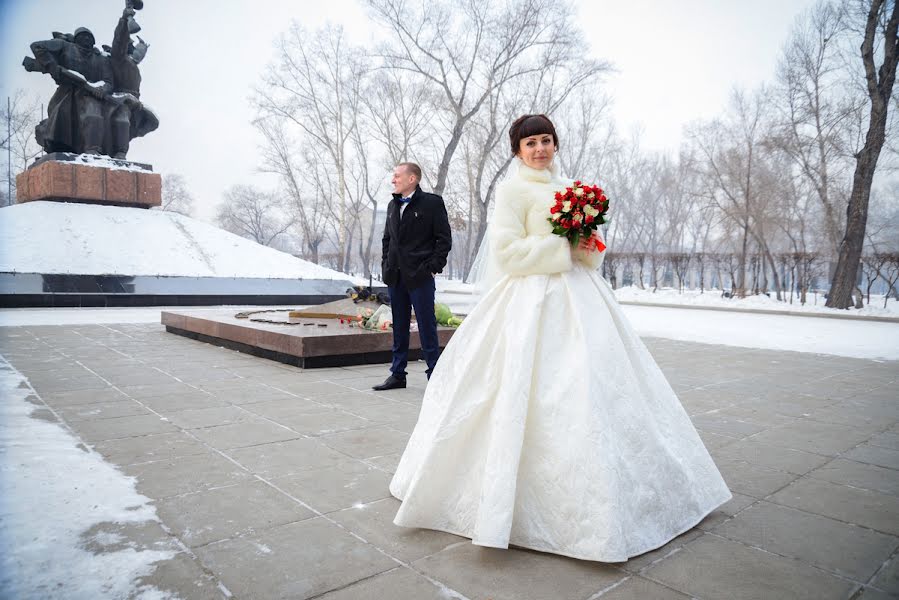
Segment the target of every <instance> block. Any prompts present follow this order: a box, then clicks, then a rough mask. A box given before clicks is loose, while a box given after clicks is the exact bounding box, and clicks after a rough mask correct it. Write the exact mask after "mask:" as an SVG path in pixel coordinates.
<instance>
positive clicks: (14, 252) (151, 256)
mask: <svg viewBox="0 0 899 600" xmlns="http://www.w3.org/2000/svg"><path fill="white" fill-rule="evenodd" d="M0 272H8V273H45V274H61V273H68V274H79V275H148V276H170V277H254V278H255V277H259V278H270V279H330V280H338V281H352V282H353V283H355V284H362V283H363V281H362V279H360V278H356V277H352V276H349V275H346V274H344V273H340V272H339V271H334V270H331V269H327V268H325V267H321V266H319V265H316V264H313V263H311V262H309V261H305V260H302V259H299V258H296V257H294V256H291V255H290V254H287V253H285V252H280V251H278V250H275V249H273V248H268V247H266V246H262V245H260V244H257V243H255V242H252V241H250V240H247V239H244V238H242V237H240V236H237V235H234V234H232V233H228V232H227V231H223V230H221V229H219V228H217V227H213V226H212V225H209V224H206V223H203V222H201V221H198V220H196V219H192V218H190V217H185V216H183V215H179V214H177V213H172V212H164V211H158V210H147V209H143V208H122V207H118V206H98V205H92V204H72V203H62V202H28V203H25V204H17V205H14V206H8V207H5V208H0ZM365 283H367V281H365Z"/></svg>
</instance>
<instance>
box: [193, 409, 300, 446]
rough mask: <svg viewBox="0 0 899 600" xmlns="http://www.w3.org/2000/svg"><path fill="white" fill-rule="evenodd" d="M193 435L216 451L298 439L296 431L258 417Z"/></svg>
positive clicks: (199, 430)
mask: <svg viewBox="0 0 899 600" xmlns="http://www.w3.org/2000/svg"><path fill="white" fill-rule="evenodd" d="M193 434H194V435H195V436H196V437H197V438H198V439H199V440H201V441H202V442H204V443H206V444H208V445H209V446H211V447H213V448H216V449H218V450H229V449H231V448H243V447H246V446H258V445H260V444H270V443H272V442H284V441H287V440H293V439H297V438H299V437H300V434H299V433H297V432H296V431H293V430H291V429H288V428H287V427H284V426H283V425H279V424H277V423H274V422H272V421H269V420H267V419H262V418H260V417H256V418H254V419H248V420H246V421H242V422H239V423H230V424H228V425H217V426H215V427H206V428H203V429H195V430H194V431H193Z"/></svg>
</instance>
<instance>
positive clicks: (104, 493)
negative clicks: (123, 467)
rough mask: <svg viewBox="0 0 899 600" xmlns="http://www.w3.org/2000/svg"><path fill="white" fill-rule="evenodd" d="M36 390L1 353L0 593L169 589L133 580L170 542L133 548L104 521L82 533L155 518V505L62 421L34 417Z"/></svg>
mask: <svg viewBox="0 0 899 600" xmlns="http://www.w3.org/2000/svg"><path fill="white" fill-rule="evenodd" d="M32 393H33V392H32V390H31V389H30V388H29V387H28V385H27V382H26V381H25V379H24V378H23V377H22V375H21V374H20V373H19V372H18V371H16V370H15V369H13V368H12V367H11V366H10V365H9V363H7V362H6V361H5V360H3V359H2V358H0V398H3V402H2V403H0V483H2V485H0V490H2V493H0V548H3V550H2V552H0V597H3V598H23V599H26V598H28V599H30V598H59V599H68V598H91V599H94V598H96V599H104V598H110V599H113V598H115V599H120V598H138V599H141V598H143V599H147V600H149V599H161V598H163V597H166V595H164V594H163V593H162V592H161V591H160V590H158V589H156V588H153V587H151V586H140V585H138V583H137V580H138V579H139V578H141V577H144V576H147V575H150V574H151V573H152V572H153V571H154V569H155V566H154V563H156V562H158V561H161V560H166V559H169V558H172V557H173V556H174V555H175V552H174V551H172V550H170V549H153V550H150V549H139V548H134V547H130V546H129V545H128V544H127V543H123V542H124V541H125V540H122V539H119V538H120V536H118V535H117V534H115V533H112V532H109V531H105V532H104V531H103V528H98V529H96V530H94V532H93V535H92V536H88V537H85V534H86V533H88V532H89V531H90V530H91V529H92V528H94V527H95V526H97V525H101V524H106V525H107V526H109V525H110V524H137V523H145V522H148V521H156V520H158V519H157V517H156V509H155V508H153V506H152V505H150V504H148V502H149V499H148V498H146V497H145V496H142V495H140V494H138V493H137V492H136V491H135V487H134V478H132V477H126V476H125V475H123V474H122V473H121V472H119V471H118V470H116V469H115V468H114V467H113V466H111V465H109V464H108V463H106V462H104V460H103V459H102V457H100V455H98V454H96V453H95V452H93V451H89V450H88V449H86V448H85V447H84V446H79V442H78V440H77V439H76V438H75V437H74V436H73V435H72V434H71V433H69V431H68V430H66V429H64V428H63V427H62V426H61V425H59V424H58V423H51V422H48V421H45V420H42V419H38V418H33V417H31V416H30V415H31V413H32V411H34V410H35V409H36V408H37V407H36V406H35V405H34V404H32V403H31V402H29V401H28V400H27V399H26V398H27V397H28V396H29V394H32ZM88 546H89V547H93V548H95V549H97V552H92V551H91V550H89V549H88Z"/></svg>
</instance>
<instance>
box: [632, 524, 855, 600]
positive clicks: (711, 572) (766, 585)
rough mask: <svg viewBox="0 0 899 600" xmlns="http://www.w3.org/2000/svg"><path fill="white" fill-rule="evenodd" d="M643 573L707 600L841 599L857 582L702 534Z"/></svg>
mask: <svg viewBox="0 0 899 600" xmlns="http://www.w3.org/2000/svg"><path fill="white" fill-rule="evenodd" d="M643 576H644V577H646V578H648V579H651V580H653V581H657V582H659V583H661V584H663V585H667V586H669V587H671V588H674V589H676V590H679V591H682V592H684V593H686V594H689V595H691V596H696V597H698V598H703V599H708V600H761V599H763V598H790V599H793V600H801V599H802V600H805V599H807V600H843V599H845V598H848V597H849V595H850V593H851V592H852V591H853V590H855V589H856V588H857V587H858V586H857V585H856V584H853V583H851V582H849V581H846V580H844V579H840V578H838V577H836V576H834V575H829V574H827V573H825V572H823V571H821V570H819V569H815V568H813V567H811V566H808V565H805V564H803V563H801V562H799V561H791V560H785V559H783V558H781V557H779V556H777V555H774V554H771V553H769V552H765V551H763V550H759V549H757V548H751V547H749V546H746V545H744V544H741V543H739V542H734V541H731V540H726V539H724V538H720V537H717V536H714V535H712V534H706V535H703V536H702V537H700V538H698V539H696V540H694V541H692V542H690V543H688V544H687V545H685V546H684V547H683V548H682V549H680V550H679V551H678V552H676V553H675V554H673V555H672V556H670V557H669V558H668V559H666V560H664V561H661V562H659V563H657V564H655V565H653V566H651V567H650V568H649V569H647V570H646V571H645V572H644V573H643Z"/></svg>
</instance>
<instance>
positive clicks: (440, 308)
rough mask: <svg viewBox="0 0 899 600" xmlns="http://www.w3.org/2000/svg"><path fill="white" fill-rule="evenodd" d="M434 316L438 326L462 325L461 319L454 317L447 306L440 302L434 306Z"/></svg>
mask: <svg viewBox="0 0 899 600" xmlns="http://www.w3.org/2000/svg"><path fill="white" fill-rule="evenodd" d="M434 316H435V317H437V324H438V325H443V326H445V327H458V326H459V325H461V324H462V318H461V317H457V316H455V315H454V314H453V311H451V310H450V307H449V306H447V305H446V304H442V303H440V302H437V303H436V304H434Z"/></svg>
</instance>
